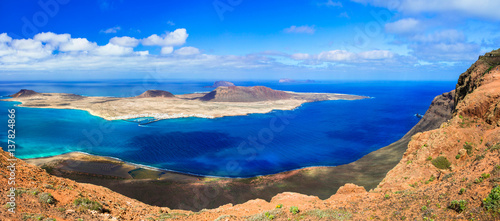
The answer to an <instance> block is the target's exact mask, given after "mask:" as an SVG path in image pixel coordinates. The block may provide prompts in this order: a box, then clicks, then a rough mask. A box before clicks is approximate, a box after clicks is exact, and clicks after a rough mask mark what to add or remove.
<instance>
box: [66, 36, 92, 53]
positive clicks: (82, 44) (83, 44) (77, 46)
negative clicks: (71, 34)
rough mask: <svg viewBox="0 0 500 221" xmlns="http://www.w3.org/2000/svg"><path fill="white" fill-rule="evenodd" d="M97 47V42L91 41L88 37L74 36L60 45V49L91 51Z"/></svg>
mask: <svg viewBox="0 0 500 221" xmlns="http://www.w3.org/2000/svg"><path fill="white" fill-rule="evenodd" d="M96 47H97V44H96V43H95V42H90V41H89V40H87V39H86V38H72V39H70V40H69V41H68V42H65V43H63V44H61V46H59V50H60V51H90V50H92V49H94V48H96Z"/></svg>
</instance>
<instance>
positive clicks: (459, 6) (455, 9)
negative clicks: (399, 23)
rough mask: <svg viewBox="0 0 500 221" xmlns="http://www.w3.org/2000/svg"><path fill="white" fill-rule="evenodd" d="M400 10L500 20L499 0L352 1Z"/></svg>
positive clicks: (411, 12) (410, 12)
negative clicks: (499, 11)
mask: <svg viewBox="0 0 500 221" xmlns="http://www.w3.org/2000/svg"><path fill="white" fill-rule="evenodd" d="M351 1H353V2H358V3H362V4H371V5H373V6H377V7H385V8H388V9H390V10H398V11H400V12H404V13H409V14H421V13H429V12H430V13H453V14H452V15H453V16H456V17H479V18H487V19H495V20H500V13H498V9H499V8H500V1H497V0H454V1H452V0H449V1H434V0H387V1H386V0H351Z"/></svg>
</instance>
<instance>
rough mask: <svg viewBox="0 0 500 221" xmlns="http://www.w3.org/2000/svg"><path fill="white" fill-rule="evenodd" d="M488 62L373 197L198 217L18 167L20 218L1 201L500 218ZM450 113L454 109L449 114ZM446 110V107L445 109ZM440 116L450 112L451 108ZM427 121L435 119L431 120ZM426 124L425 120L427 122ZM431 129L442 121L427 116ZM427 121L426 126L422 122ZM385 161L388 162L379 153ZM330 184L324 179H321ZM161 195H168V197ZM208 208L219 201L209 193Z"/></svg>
mask: <svg viewBox="0 0 500 221" xmlns="http://www.w3.org/2000/svg"><path fill="white" fill-rule="evenodd" d="M497 58H498V57H493V58H487V57H482V58H480V59H479V60H478V61H477V62H476V63H475V64H473V65H472V66H471V67H470V68H469V69H468V70H467V71H466V72H465V73H463V74H462V75H461V76H460V79H459V81H458V84H457V89H456V90H455V92H454V93H448V94H443V95H440V96H438V97H437V98H436V100H435V101H434V104H435V105H438V106H443V107H447V106H449V104H450V100H451V98H453V108H451V116H450V117H451V118H450V119H449V120H448V121H446V122H444V123H442V124H441V125H440V126H439V128H437V129H433V130H428V131H425V132H418V133H416V134H414V135H413V136H411V138H410V141H409V143H408V145H407V149H406V151H405V152H404V154H403V157H402V159H401V160H400V161H399V163H398V164H397V165H396V166H395V167H394V168H393V169H391V170H390V171H389V172H388V173H387V175H386V176H385V178H384V179H383V180H382V182H380V183H379V184H378V186H377V187H376V188H374V189H372V190H369V191H366V190H365V188H363V187H360V186H357V185H354V184H346V185H344V186H343V187H341V188H339V189H338V191H337V193H336V194H334V195H332V196H331V197H329V198H328V199H326V200H321V199H319V198H318V197H316V196H307V195H302V194H297V193H291V192H285V193H281V194H278V195H276V196H275V197H273V198H272V199H271V200H270V201H264V200H260V199H255V200H250V201H248V202H246V203H243V204H238V205H231V204H228V205H224V206H221V207H219V208H216V209H210V210H201V211H199V212H191V211H185V210H171V209H169V208H166V207H154V206H149V205H146V204H144V203H141V202H139V201H136V200H133V199H130V198H127V197H125V196H123V195H121V194H117V193H115V192H112V191H110V190H109V189H107V188H103V187H99V186H95V185H91V184H81V183H76V182H74V181H71V180H68V179H65V178H59V177H55V176H52V175H49V174H48V173H47V172H45V171H44V170H43V169H40V168H38V167H36V166H33V165H29V164H27V163H25V162H23V161H21V160H17V162H16V174H15V177H16V191H14V192H15V193H16V194H17V197H16V208H15V211H16V213H15V214H13V213H10V212H8V209H9V208H11V207H13V205H11V204H8V203H7V200H8V198H7V197H2V198H0V203H2V205H4V208H3V210H0V211H1V213H0V217H2V220H21V219H24V220H50V219H51V218H52V219H56V220H78V219H80V220H219V221H220V220H499V219H500V187H498V185H499V184H500V127H499V126H500V70H499V66H498V65H499V64H500V60H497ZM445 109H446V108H445ZM445 109H441V110H445ZM433 114H434V115H435V116H436V117H437V118H439V115H447V114H448V113H447V111H434V112H433ZM426 115H427V114H426ZM423 120H424V119H423ZM427 120H428V122H427V124H428V125H432V124H434V122H432V119H427ZM419 124H420V123H419ZM379 157H383V156H379ZM9 159H10V157H9V156H8V154H7V153H5V152H2V154H1V157H0V167H1V170H0V174H1V176H0V183H2V185H1V187H0V188H1V192H2V195H4V196H6V195H7V194H9V192H10V191H9V188H10V186H9V185H8V181H9V178H10V177H11V175H10V174H11V173H10V171H9V169H8V167H7V166H9V164H10V161H8V160H9ZM317 176H318V177H321V176H322V175H321V174H317ZM158 194H161V192H159V193H158ZM205 196H206V197H205V198H200V199H199V200H200V203H203V202H202V201H209V200H211V199H213V198H215V197H217V194H216V193H213V192H210V190H207V192H206V194H205Z"/></svg>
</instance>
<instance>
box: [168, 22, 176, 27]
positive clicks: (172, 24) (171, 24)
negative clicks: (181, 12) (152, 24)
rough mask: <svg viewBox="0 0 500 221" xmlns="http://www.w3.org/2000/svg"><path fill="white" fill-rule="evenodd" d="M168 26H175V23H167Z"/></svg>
mask: <svg viewBox="0 0 500 221" xmlns="http://www.w3.org/2000/svg"><path fill="white" fill-rule="evenodd" d="M167 24H168V25H170V26H174V25H175V23H174V22H173V21H167Z"/></svg>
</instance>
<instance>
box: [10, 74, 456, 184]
mask: <svg viewBox="0 0 500 221" xmlns="http://www.w3.org/2000/svg"><path fill="white" fill-rule="evenodd" d="M212 83H213V82H194V81H188V82H180V81H161V82H154V83H151V82H145V81H140V80H120V81H86V82H49V81H31V82H0V95H4V96H5V95H9V94H13V93H15V92H17V91H19V90H20V89H31V90H35V91H37V92H46V93H49V92H50V93H75V94H81V95H87V96H115V97H127V96H136V95H138V94H140V93H142V92H144V91H145V90H148V89H161V90H166V91H170V92H172V93H174V94H184V93H193V92H204V91H210V90H211V88H205V87H204V86H207V85H211V84H212ZM234 83H235V84H236V85H241V86H255V85H263V86H268V87H271V88H273V89H277V90H285V91H296V92H329V93H345V94H355V95H363V96H369V97H370V99H363V100H354V101H342V100H341V101H322V102H314V103H306V104H304V105H302V106H301V107H299V108H297V109H295V110H290V111H273V112H271V113H267V114H251V115H248V116H236V117H222V118H216V119H203V118H182V119H169V120H162V121H157V122H154V123H151V124H147V125H139V124H138V123H135V122H129V121H123V120H117V121H106V120H104V119H101V118H99V117H96V116H92V115H90V114H89V113H88V112H86V111H81V110H57V109H40V108H26V107H16V106H15V105H16V104H18V103H17V102H6V101H1V102H0V116H1V119H3V120H1V121H0V122H3V124H4V125H3V126H1V127H0V128H2V129H1V131H0V134H1V136H0V145H1V146H2V147H3V148H4V150H7V149H6V147H7V145H6V144H7V129H8V127H7V119H8V109H10V108H14V109H15V110H16V118H15V120H16V124H15V128H16V139H15V140H16V145H17V148H16V151H15V153H16V156H17V157H19V158H22V159H26V158H36V157H48V156H54V155H59V154H64V153H68V152H73V151H80V152H85V153H89V154H94V155H100V156H108V157H114V158H118V159H121V160H123V161H127V162H131V163H135V164H141V165H145V166H151V167H155V168H159V169H164V170H169V171H176V172H181V173H186V174H196V175H205V176H218V177H253V176H256V175H267V174H274V173H279V172H283V171H288V170H293V169H298V168H303V167H310V166H337V165H342V164H347V163H350V162H353V161H356V160H357V159H359V158H361V157H363V156H364V155H366V154H368V153H370V152H372V151H375V150H377V149H380V148H381V147H384V146H386V145H389V144H391V143H392V142H394V141H397V140H398V139H400V138H401V137H402V136H403V135H404V134H405V133H406V132H408V131H409V130H410V129H411V128H412V127H413V126H414V125H415V124H416V123H417V122H418V121H419V118H418V117H416V116H415V114H422V115H423V114H424V113H425V111H426V110H427V108H428V107H429V105H430V103H431V101H432V99H433V98H434V97H435V96H437V95H440V94H442V93H444V92H448V91H451V90H453V89H454V87H455V84H456V82H454V81H453V82H451V81H449V82H404V81H357V82H355V81H348V82H347V81H342V82H326V81H325V82H316V83H286V84H280V83H277V82H271V81H261V82H234Z"/></svg>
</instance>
